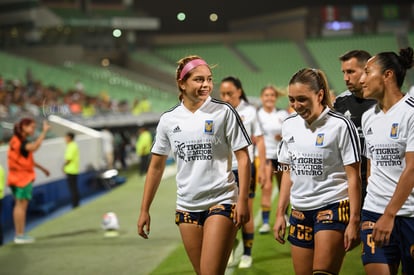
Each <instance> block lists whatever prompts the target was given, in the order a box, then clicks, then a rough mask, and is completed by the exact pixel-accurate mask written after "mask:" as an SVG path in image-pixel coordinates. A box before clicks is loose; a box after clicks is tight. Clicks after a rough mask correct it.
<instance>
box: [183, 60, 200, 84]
mask: <svg viewBox="0 0 414 275" xmlns="http://www.w3.org/2000/svg"><path fill="white" fill-rule="evenodd" d="M200 65H207V63H206V62H205V61H204V60H203V59H193V60H191V61H190V62H188V63H187V64H185V65H184V68H183V69H182V70H181V73H180V80H181V79H183V78H184V76H185V75H186V74H187V73H188V72H189V71H191V70H192V69H194V68H195V67H198V66H200Z"/></svg>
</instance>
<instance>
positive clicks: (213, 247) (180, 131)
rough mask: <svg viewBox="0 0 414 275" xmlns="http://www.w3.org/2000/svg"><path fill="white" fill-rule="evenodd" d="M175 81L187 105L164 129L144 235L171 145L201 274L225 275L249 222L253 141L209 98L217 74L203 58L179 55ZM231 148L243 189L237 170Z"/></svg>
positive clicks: (185, 225) (148, 189) (148, 191)
mask: <svg viewBox="0 0 414 275" xmlns="http://www.w3.org/2000/svg"><path fill="white" fill-rule="evenodd" d="M176 79H177V86H178V89H179V91H180V100H181V102H180V103H179V104H178V105H177V106H175V107H174V108H172V109H171V110H169V111H167V112H165V113H164V114H163V115H162V116H161V118H160V121H159V123H158V126H157V130H156V138H155V142H154V145H153V148H152V150H151V151H152V158H151V162H150V166H149V169H148V173H147V177H146V180H145V187H144V194H143V198H142V203H141V213H140V215H139V218H138V222H137V227H138V234H139V235H140V236H141V237H143V238H145V239H147V238H148V234H149V230H150V214H149V209H150V205H151V203H152V201H153V199H154V196H155V193H156V191H157V188H158V186H159V184H160V181H161V176H162V174H163V171H164V168H165V162H166V160H167V157H168V155H169V153H170V151H171V150H172V152H173V154H174V157H175V160H176V162H177V176H176V181H177V204H176V207H177V210H176V219H175V221H176V224H177V225H178V227H179V230H180V233H181V237H182V240H183V243H184V247H185V249H186V251H187V255H188V257H189V259H190V261H191V263H192V265H193V268H194V271H195V272H196V273H197V274H224V272H225V269H226V266H227V261H228V258H229V256H230V252H231V249H232V246H233V243H234V240H235V237H236V233H237V230H238V228H240V227H241V226H242V225H243V224H245V223H246V222H248V220H249V209H248V205H247V200H248V192H249V183H250V159H249V154H248V151H247V147H248V146H249V145H250V144H251V140H250V137H249V135H248V134H247V132H246V130H245V128H244V126H243V123H242V121H241V120H240V117H239V116H238V115H237V112H236V111H235V110H234V109H233V108H232V107H231V106H230V105H229V104H226V103H224V102H221V101H218V100H215V99H213V98H211V97H210V94H211V92H212V90H213V80H212V73H211V69H210V67H209V65H208V64H207V63H206V62H205V61H204V60H203V59H201V58H200V57H198V56H188V57H184V58H182V59H181V60H179V62H178V68H177V72H176ZM232 152H234V154H235V156H236V158H237V162H238V168H239V171H240V173H239V187H237V184H236V181H235V177H234V174H233V173H232V170H231V156H232Z"/></svg>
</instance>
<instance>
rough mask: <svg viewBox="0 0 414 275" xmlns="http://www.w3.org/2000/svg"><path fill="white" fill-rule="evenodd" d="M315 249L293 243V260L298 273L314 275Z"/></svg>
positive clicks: (298, 274)
mask: <svg viewBox="0 0 414 275" xmlns="http://www.w3.org/2000/svg"><path fill="white" fill-rule="evenodd" d="M313 252H314V251H313V249H310V248H303V247H299V246H295V245H292V248H291V253H292V261H293V268H294V270H295V274H296V275H312V268H313Z"/></svg>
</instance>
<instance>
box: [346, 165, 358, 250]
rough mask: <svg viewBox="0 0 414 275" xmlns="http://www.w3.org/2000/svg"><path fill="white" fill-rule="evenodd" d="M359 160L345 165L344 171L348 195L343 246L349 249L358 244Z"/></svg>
mask: <svg viewBox="0 0 414 275" xmlns="http://www.w3.org/2000/svg"><path fill="white" fill-rule="evenodd" d="M360 166H361V165H360V162H354V163H352V164H349V165H345V166H344V167H345V172H346V176H347V179H348V196H349V223H348V226H347V227H346V230H345V235H344V247H345V251H349V250H351V249H352V248H354V247H355V246H356V245H358V244H359V242H360V238H359V225H360V221H361V218H360V214H361V174H360Z"/></svg>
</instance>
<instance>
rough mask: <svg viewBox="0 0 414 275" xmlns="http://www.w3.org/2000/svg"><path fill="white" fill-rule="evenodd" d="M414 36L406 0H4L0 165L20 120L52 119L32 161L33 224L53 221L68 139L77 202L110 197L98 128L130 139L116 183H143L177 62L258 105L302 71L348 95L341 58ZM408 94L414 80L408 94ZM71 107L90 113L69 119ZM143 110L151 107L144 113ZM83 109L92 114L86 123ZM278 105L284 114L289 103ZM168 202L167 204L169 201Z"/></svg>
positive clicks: (0, 6) (173, 93)
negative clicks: (191, 63) (195, 58)
mask: <svg viewBox="0 0 414 275" xmlns="http://www.w3.org/2000/svg"><path fill="white" fill-rule="evenodd" d="M413 28H414V4H413V3H412V1H405V0H401V1H398V3H397V2H395V1H362V2H361V1H347V3H346V4H345V3H343V1H337V0H331V1H320V0H315V1H312V2H309V1H304V0H301V1H284V2H278V3H273V1H265V0H257V1H254V2H251V1H235V0H227V1H219V0H212V1H205V2H198V1H185V0H169V1H162V0H153V1H138V0H136V1H133V0H61V1H60V0H14V1H12V0H0V64H1V69H0V119H1V120H0V164H1V165H3V167H5V168H7V164H6V163H7V161H6V151H7V142H8V139H9V138H10V136H11V134H12V126H13V123H14V122H16V121H17V120H18V119H19V118H21V117H23V116H27V115H29V116H33V117H35V118H36V120H37V121H39V122H40V121H41V120H43V119H45V118H49V120H50V121H51V123H52V126H53V127H52V131H51V133H49V136H48V139H47V140H46V141H45V142H44V144H43V146H42V148H41V150H39V152H37V153H36V158H37V159H38V160H39V162H42V163H47V164H48V165H49V167H50V169H51V171H52V176H51V177H50V178H45V177H43V176H42V175H40V173H39V177H38V179H37V181H36V188H35V190H34V195H35V197H36V201H35V203H32V204H31V206H30V209H29V216H28V217H29V219H33V220H36V219H38V218H39V216H42V217H48V215H51V214H53V213H54V212H56V211H57V209H60V208H62V207H65V206H67V204H68V203H69V201H70V199H69V196H68V193H67V191H66V190H65V188H64V184H65V183H64V181H65V179H64V175H63V173H62V172H61V169H60V167H61V158H62V156H63V150H64V141H63V138H62V137H63V135H64V133H65V132H66V131H68V130H71V131H74V132H76V133H77V134H78V138H77V140H78V141H79V143H80V146H81V148H82V152H87V154H85V155H84V156H82V168H81V171H82V174H81V180H80V188H81V193H82V197H83V198H85V199H86V198H90V197H93V195H95V194H102V193H104V194H105V196H103V197H106V198H109V197H110V195H111V196H117V195H114V194H111V193H113V192H112V190H108V186H105V184H103V183H102V178H101V175H102V174H101V173H102V172H103V171H104V170H105V168H104V164H103V161H102V159H103V155H102V152H101V150H100V147H101V136H100V130H101V129H103V128H109V129H110V130H111V131H112V132H113V133H114V134H115V135H117V136H120V137H121V138H124V139H126V140H128V143H129V147H127V153H128V159H127V161H128V169H126V170H125V171H121V172H120V175H123V176H125V177H126V185H131V184H137V183H136V182H131V181H138V182H139V184H141V183H142V181H143V178H141V177H138V176H137V175H135V173H134V172H132V173H131V170H132V171H133V169H136V166H135V165H136V162H137V161H139V160H138V159H137V158H136V157H135V155H134V152H133V149H134V148H133V145H134V141H135V139H136V133H137V129H138V127H140V126H142V125H145V126H148V127H149V128H150V129H151V131H154V127H155V125H156V123H157V121H158V118H159V115H160V114H161V113H162V112H163V111H165V110H167V109H169V108H170V107H172V106H174V105H175V104H176V103H177V100H178V99H177V89H176V86H175V75H174V73H175V67H176V61H177V60H178V59H179V58H181V57H183V56H184V55H188V54H198V55H201V56H202V57H203V58H205V59H206V60H207V61H208V62H209V63H210V64H214V65H215V67H214V71H213V75H214V80H215V83H218V82H219V81H220V79H221V78H223V77H225V76H227V75H235V76H237V77H239V78H240V79H241V80H242V82H243V85H244V88H245V91H246V93H247V95H248V96H249V99H250V100H251V101H252V102H253V103H258V102H259V100H258V95H259V92H260V89H261V88H262V87H263V86H265V85H267V84H274V85H275V86H277V87H278V88H279V89H280V90H282V91H283V92H286V86H287V82H288V80H289V78H290V76H291V75H292V74H293V73H294V72H296V71H297V70H298V69H300V68H302V67H314V68H320V69H322V70H323V71H324V72H325V73H326V75H327V76H328V80H329V83H330V87H331V89H332V90H333V92H334V93H335V94H339V93H340V92H342V91H343V90H344V89H345V85H344V83H343V80H342V73H341V71H340V68H339V61H338V56H339V55H340V54H342V53H344V52H345V51H347V50H350V49H364V50H368V51H369V52H371V53H372V54H375V53H377V52H380V51H398V49H399V48H403V47H407V46H409V45H411V46H413V45H414V31H413ZM78 81H79V82H80V83H82V88H79V87H78V86H77V82H78ZM413 84H414V75H413V73H412V72H410V73H409V74H408V76H407V78H406V82H405V83H404V89H405V90H406V91H408V89H409V88H410V87H411V86H412V85H413ZM216 87H217V85H216ZM213 95H214V96H217V91H216V90H215V91H214V93H213ZM66 100H69V101H70V103H71V104H72V103H77V105H78V106H80V108H81V109H82V108H83V110H84V111H85V112H82V111H79V110H78V111H77V112H75V111H74V110H72V109H71V108H69V107H68V106H70V104H68V103H67V101H66ZM139 102H149V103H150V106H151V108H150V109H145V110H144V111H142V109H139V108H136V107H137V106H138V105H139V104H137V103H139ZM90 106H92V107H93V108H92V109H94V110H93V112H92V113H86V110H87V109H88V110H89V109H90V108H87V107H90ZM278 107H279V108H287V99H286V97H282V98H281V99H279V101H278ZM39 125H40V123H39ZM170 162H171V163H172V161H170ZM117 165H118V167H117V168H119V170H121V168H122V167H121V166H120V164H119V163H117ZM120 182H121V181H120ZM122 188H130V189H131V187H130V186H126V187H124V186H123V187H122ZM133 190H135V192H138V191H137V190H136V189H133ZM109 191H110V192H109ZM117 191H118V190H117ZM122 192H126V191H125V190H124V189H122V190H120V191H118V193H122ZM138 195H139V196H140V194H138ZM118 196H120V195H118ZM173 196H174V194H171V193H170V194H169V195H166V198H167V197H169V199H170V200H171V201H172V202H173V199H172V197H173ZM107 203H108V202H102V204H107ZM98 204H99V203H98ZM12 205H13V200H12V198H11V196H10V191H9V190H8V189H6V197H5V199H4V209H3V213H2V215H1V219H2V221H3V225H4V228H5V229H6V231H10V230H12V218H11V209H12ZM94 207H97V206H94ZM137 207H138V206H136V209H132V210H131V209H129V210H125V211H132V212H136V211H137V210H138V208H137ZM85 211H86V210H85ZM90 211H92V212H93V213H95V214H97V213H99V214H97V215H101V214H103V212H102V211H104V210H103V209H102V208H101V209H94V210H90ZM74 212H76V211H74ZM73 215H75V216H76V213H74V214H73ZM122 215H123V214H121V216H122ZM77 218H79V217H77ZM134 219H135V217H134ZM121 220H122V219H121ZM134 222H135V221H132V223H131V224H132V225H133V224H134ZM164 222H165V221H164ZM98 223H99V222H98ZM173 230H174V229H173ZM40 235H42V233H40ZM161 246H162V245H161ZM69 270H70V269H69ZM101 272H103V271H101ZM101 272H99V273H101ZM145 272H147V271H145ZM103 273H105V272H103ZM138 273H139V272H138ZM0 274H1V268H0ZM22 274H24V272H22ZM125 274H128V273H125Z"/></svg>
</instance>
